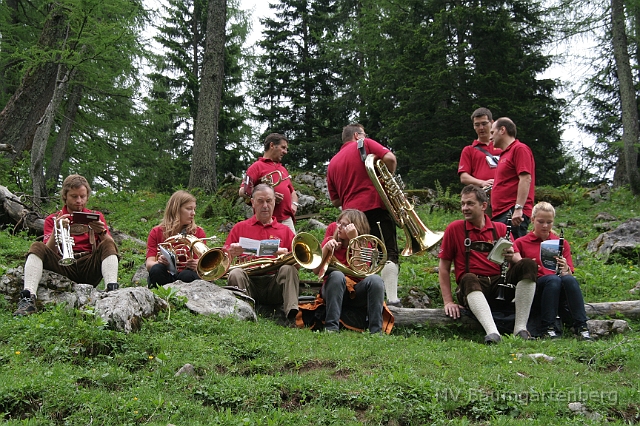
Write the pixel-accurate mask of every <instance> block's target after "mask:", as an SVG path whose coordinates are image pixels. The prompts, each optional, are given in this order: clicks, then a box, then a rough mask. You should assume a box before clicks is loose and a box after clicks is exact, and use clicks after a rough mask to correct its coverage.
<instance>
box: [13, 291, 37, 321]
mask: <svg viewBox="0 0 640 426" xmlns="http://www.w3.org/2000/svg"><path fill="white" fill-rule="evenodd" d="M36 312H38V310H37V309H36V298H35V297H34V296H32V295H31V292H30V291H29V290H22V291H21V292H20V300H18V309H16V311H15V312H14V313H13V315H16V316H17V315H20V316H25V315H31V314H35V313H36Z"/></svg>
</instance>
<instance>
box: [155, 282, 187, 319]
mask: <svg viewBox="0 0 640 426" xmlns="http://www.w3.org/2000/svg"><path fill="white" fill-rule="evenodd" d="M151 291H153V293H154V294H155V295H156V296H158V297H159V298H161V299H162V300H164V301H165V302H167V307H168V309H167V321H171V306H172V305H173V306H175V307H177V308H180V307H182V306H184V305H186V303H187V302H188V299H187V298H186V297H185V296H178V290H176V289H175V288H173V287H170V286H166V287H156V288H154V289H153V290H151Z"/></svg>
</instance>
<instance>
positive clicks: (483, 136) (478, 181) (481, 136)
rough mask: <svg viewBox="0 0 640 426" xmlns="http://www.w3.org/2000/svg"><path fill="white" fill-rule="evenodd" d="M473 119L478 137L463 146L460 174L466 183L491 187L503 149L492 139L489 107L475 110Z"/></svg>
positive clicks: (462, 180) (491, 121) (459, 166)
mask: <svg viewBox="0 0 640 426" xmlns="http://www.w3.org/2000/svg"><path fill="white" fill-rule="evenodd" d="M471 121H472V122H473V129H474V130H475V131H476V134H477V135H478V139H476V140H474V141H473V143H472V144H471V145H467V146H465V147H464V148H463V150H462V154H460V164H459V165H458V175H459V176H460V182H461V183H463V184H465V185H477V186H479V187H481V188H489V187H491V186H492V185H493V178H494V176H495V173H496V167H498V161H500V153H501V152H502V150H500V149H497V148H495V147H494V146H493V142H492V141H491V140H490V136H491V134H490V130H491V125H492V124H493V118H492V115H491V111H489V109H488V108H478V109H477V110H475V111H474V112H473V114H471Z"/></svg>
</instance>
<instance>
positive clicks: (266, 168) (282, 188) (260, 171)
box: [241, 157, 294, 222]
mask: <svg viewBox="0 0 640 426" xmlns="http://www.w3.org/2000/svg"><path fill="white" fill-rule="evenodd" d="M276 170H278V171H280V173H282V180H281V181H280V183H279V184H278V185H276V187H275V188H273V190H274V191H275V192H279V193H280V194H282V195H284V198H283V199H282V201H281V202H279V203H277V204H276V208H275V209H274V210H273V215H274V216H275V218H276V219H278V220H279V221H280V222H282V221H283V220H285V219H289V218H290V217H291V218H292V217H293V210H291V193H292V192H293V191H294V189H293V184H292V183H291V179H286V180H285V178H287V177H288V176H289V172H288V171H287V169H285V167H284V166H283V165H282V163H275V162H274V161H272V160H269V159H267V158H264V157H260V158H258V161H256V162H255V163H253V164H252V165H251V166H249V168H248V169H247V176H249V177H250V178H251V180H252V181H253V184H254V185H257V184H258V183H259V182H260V178H262V177H263V176H266V175H268V174H269V173H271V172H273V171H276ZM273 179H274V181H277V180H278V174H277V173H275V174H274V175H273ZM241 187H242V188H244V182H242V185H241ZM247 195H248V196H251V194H247Z"/></svg>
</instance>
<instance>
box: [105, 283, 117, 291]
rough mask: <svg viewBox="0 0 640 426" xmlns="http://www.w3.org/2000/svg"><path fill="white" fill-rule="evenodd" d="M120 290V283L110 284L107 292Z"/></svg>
mask: <svg viewBox="0 0 640 426" xmlns="http://www.w3.org/2000/svg"><path fill="white" fill-rule="evenodd" d="M119 288H120V284H118V283H109V284H107V292H109V291H114V290H117V289H119Z"/></svg>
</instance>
